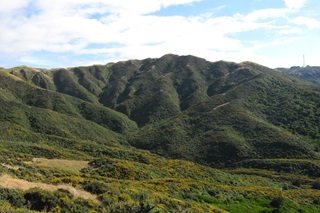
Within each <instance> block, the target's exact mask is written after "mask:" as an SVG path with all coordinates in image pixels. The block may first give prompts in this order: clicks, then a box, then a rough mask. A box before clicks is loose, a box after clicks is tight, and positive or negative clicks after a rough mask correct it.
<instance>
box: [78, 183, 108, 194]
mask: <svg viewBox="0 0 320 213" xmlns="http://www.w3.org/2000/svg"><path fill="white" fill-rule="evenodd" d="M83 189H84V190H86V191H87V192H90V193H92V194H96V195H99V194H103V193H105V192H106V191H107V189H106V186H105V185H104V184H102V183H100V182H98V181H94V182H91V183H87V184H86V185H84V186H83Z"/></svg>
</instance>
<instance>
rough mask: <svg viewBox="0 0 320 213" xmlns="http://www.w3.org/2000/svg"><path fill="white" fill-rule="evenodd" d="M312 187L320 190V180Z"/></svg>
mask: <svg viewBox="0 0 320 213" xmlns="http://www.w3.org/2000/svg"><path fill="white" fill-rule="evenodd" d="M312 189H318V190H320V182H319V181H316V182H314V183H313V184H312Z"/></svg>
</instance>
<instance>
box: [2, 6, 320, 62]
mask: <svg viewBox="0 0 320 213" xmlns="http://www.w3.org/2000/svg"><path fill="white" fill-rule="evenodd" d="M319 11H320V1H319V0H242V1H241V0H135V1H132V0H14V1H1V2H0V31H1V33H0V50H1V52H0V66H1V67H5V68H10V67H14V66H20V65H27V66H33V67H39V68H57V67H73V66H82V65H92V64H107V63H109V62H117V61H121V60H128V59H144V58H149V57H151V58H158V57H161V56H162V55H164V54H167V53H173V54H178V55H195V56H198V57H202V58H205V59H207V60H209V61H217V60H226V61H234V62H242V61H253V62H256V63H259V64H262V65H265V66H268V67H272V68H274V67H291V66H301V65H303V60H302V58H303V54H304V55H305V59H306V64H308V65H311V66H320V42H319V38H320V13H319Z"/></svg>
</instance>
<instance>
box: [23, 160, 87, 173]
mask: <svg viewBox="0 0 320 213" xmlns="http://www.w3.org/2000/svg"><path fill="white" fill-rule="evenodd" d="M28 163H31V164H36V165H37V166H44V167H50V168H57V169H61V170H65V171H70V172H79V171H80V170H81V169H83V168H85V167H87V166H88V163H89V161H80V160H63V159H46V158H33V160H32V162H28Z"/></svg>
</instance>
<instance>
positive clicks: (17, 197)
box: [0, 187, 26, 207]
mask: <svg viewBox="0 0 320 213" xmlns="http://www.w3.org/2000/svg"><path fill="white" fill-rule="evenodd" d="M0 200H6V201H8V202H9V203H10V204H11V205H13V206H16V207H22V206H23V204H24V203H25V201H26V200H25V199H24V197H23V196H22V195H21V193H20V192H19V191H18V190H16V189H7V188H3V187H0Z"/></svg>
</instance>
